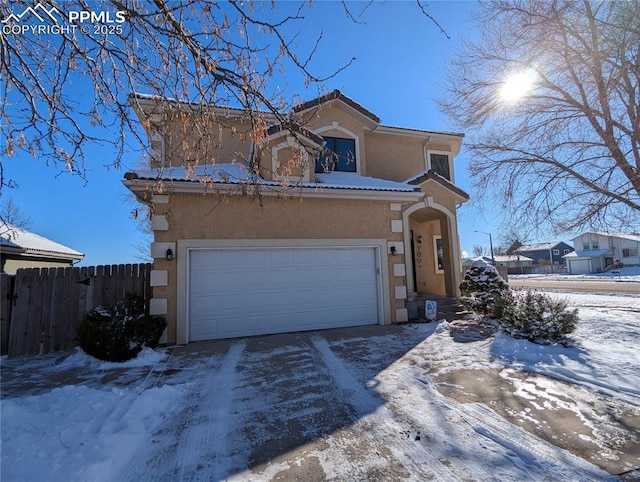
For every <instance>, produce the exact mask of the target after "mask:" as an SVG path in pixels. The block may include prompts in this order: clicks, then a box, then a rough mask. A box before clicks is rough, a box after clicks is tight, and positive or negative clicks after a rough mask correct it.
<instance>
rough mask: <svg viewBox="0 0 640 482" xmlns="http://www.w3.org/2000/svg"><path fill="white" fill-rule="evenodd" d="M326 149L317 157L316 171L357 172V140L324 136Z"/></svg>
mask: <svg viewBox="0 0 640 482" xmlns="http://www.w3.org/2000/svg"><path fill="white" fill-rule="evenodd" d="M323 139H324V140H325V141H326V145H325V146H324V149H323V150H322V152H321V153H320V155H319V156H318V158H317V159H316V172H331V171H341V172H356V171H357V169H356V167H357V166H356V141H355V139H343V138H341V137H323Z"/></svg>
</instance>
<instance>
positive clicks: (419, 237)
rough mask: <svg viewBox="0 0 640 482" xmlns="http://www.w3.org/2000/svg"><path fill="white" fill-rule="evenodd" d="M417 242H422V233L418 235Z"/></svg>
mask: <svg viewBox="0 0 640 482" xmlns="http://www.w3.org/2000/svg"><path fill="white" fill-rule="evenodd" d="M418 244H422V234H421V235H420V236H418Z"/></svg>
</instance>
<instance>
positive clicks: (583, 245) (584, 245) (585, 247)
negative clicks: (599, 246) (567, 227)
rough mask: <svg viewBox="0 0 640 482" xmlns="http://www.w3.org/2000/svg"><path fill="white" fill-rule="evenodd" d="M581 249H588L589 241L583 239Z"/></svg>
mask: <svg viewBox="0 0 640 482" xmlns="http://www.w3.org/2000/svg"><path fill="white" fill-rule="evenodd" d="M582 249H584V250H585V251H588V250H589V243H588V242H587V241H585V242H584V243H582Z"/></svg>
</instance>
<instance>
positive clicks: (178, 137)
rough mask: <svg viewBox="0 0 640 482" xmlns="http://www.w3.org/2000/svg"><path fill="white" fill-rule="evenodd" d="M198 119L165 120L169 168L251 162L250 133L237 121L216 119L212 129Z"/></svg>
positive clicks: (176, 115) (183, 117)
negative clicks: (189, 162) (214, 163)
mask: <svg viewBox="0 0 640 482" xmlns="http://www.w3.org/2000/svg"><path fill="white" fill-rule="evenodd" d="M195 119H196V117H189V116H186V115H185V116H182V115H179V114H175V113H174V114H171V116H169V117H167V118H166V119H165V129H166V130H165V136H164V148H165V159H166V163H167V165H173V166H180V165H183V163H184V162H185V161H194V160H196V161H197V162H198V164H205V163H209V164H210V163H212V161H214V160H215V162H219V163H227V162H242V161H247V159H248V156H249V153H250V150H251V136H250V129H249V126H248V125H247V124H242V123H240V122H239V121H238V120H235V119H224V118H220V119H219V121H214V119H213V118H212V119H211V121H210V122H209V124H208V125H206V126H203V125H202V124H203V123H204V121H203V120H198V121H196V120H195Z"/></svg>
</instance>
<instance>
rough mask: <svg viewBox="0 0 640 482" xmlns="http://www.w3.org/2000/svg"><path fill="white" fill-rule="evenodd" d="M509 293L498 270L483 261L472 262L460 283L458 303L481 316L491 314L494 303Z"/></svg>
mask: <svg viewBox="0 0 640 482" xmlns="http://www.w3.org/2000/svg"><path fill="white" fill-rule="evenodd" d="M508 291H509V286H508V285H507V283H505V281H504V280H503V279H502V277H501V276H500V275H499V274H498V270H497V269H496V268H495V267H493V266H491V265H488V264H487V263H485V262H484V261H474V263H473V265H471V268H469V270H468V271H467V272H466V273H465V275H464V280H463V281H462V283H460V293H461V295H462V296H461V298H460V302H461V303H462V304H463V305H464V307H465V308H467V309H468V310H471V311H473V312H474V313H480V314H483V315H486V314H489V313H492V312H493V307H494V304H495V301H496V300H497V299H499V298H500V297H501V296H502V295H504V294H505V293H507V292H508Z"/></svg>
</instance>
